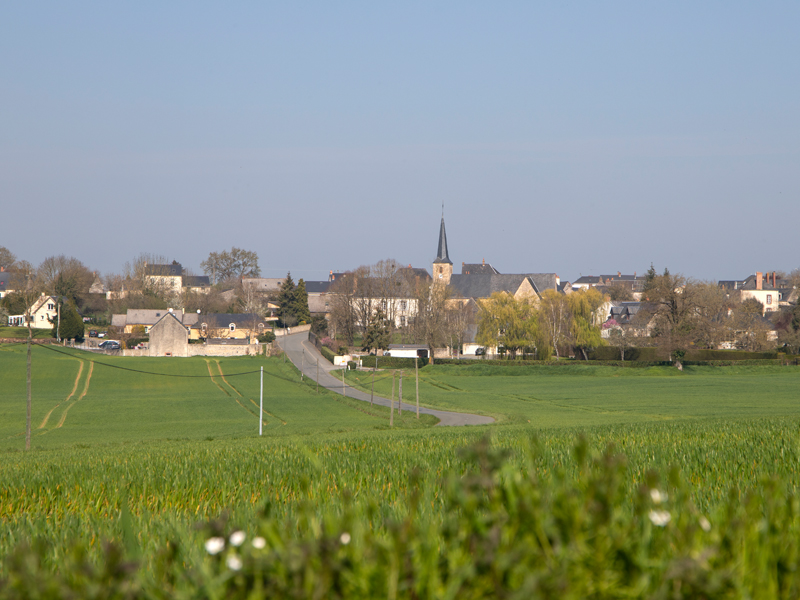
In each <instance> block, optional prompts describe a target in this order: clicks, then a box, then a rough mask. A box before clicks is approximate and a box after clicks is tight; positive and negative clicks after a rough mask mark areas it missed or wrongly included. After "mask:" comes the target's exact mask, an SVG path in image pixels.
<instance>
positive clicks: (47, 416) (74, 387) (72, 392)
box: [38, 361, 94, 429]
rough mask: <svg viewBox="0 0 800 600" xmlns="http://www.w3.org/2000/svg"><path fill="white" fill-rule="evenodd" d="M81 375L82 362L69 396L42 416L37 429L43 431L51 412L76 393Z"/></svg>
mask: <svg viewBox="0 0 800 600" xmlns="http://www.w3.org/2000/svg"><path fill="white" fill-rule="evenodd" d="M92 364H94V363H92ZM82 374H83V361H80V364H79V366H78V375H77V376H76V377H75V384H74V385H73V386H72V391H71V392H70V393H69V396H67V397H66V399H65V400H63V401H62V402H59V403H58V404H56V405H55V406H54V407H53V408H51V409H50V410H49V411H47V414H46V415H45V416H44V419H42V422H41V423H40V424H39V427H38V429H44V428H45V426H46V425H47V421H49V420H50V415H52V414H53V411H54V410H55V409H57V408H58V407H59V406H61V405H62V404H64V402H69V400H70V398H72V397H73V396H74V395H75V392H77V391H78V384H79V383H80V381H81V375H82Z"/></svg>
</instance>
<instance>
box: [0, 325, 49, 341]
mask: <svg viewBox="0 0 800 600" xmlns="http://www.w3.org/2000/svg"><path fill="white" fill-rule="evenodd" d="M31 333H32V334H33V337H34V338H35V339H50V338H52V337H53V335H52V334H53V330H52V328H49V327H48V328H47V329H32V330H31ZM0 338H7V339H28V328H27V327H0Z"/></svg>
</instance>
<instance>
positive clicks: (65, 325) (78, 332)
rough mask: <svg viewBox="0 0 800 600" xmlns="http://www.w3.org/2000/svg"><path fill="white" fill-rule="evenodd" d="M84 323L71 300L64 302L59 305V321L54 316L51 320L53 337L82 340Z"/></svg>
mask: <svg viewBox="0 0 800 600" xmlns="http://www.w3.org/2000/svg"><path fill="white" fill-rule="evenodd" d="M83 334H84V324H83V319H82V318H81V316H80V315H79V314H78V309H77V308H76V307H75V305H74V304H73V303H72V302H69V301H67V302H64V303H63V304H62V305H61V323H60V325H59V321H58V319H57V318H56V319H55V320H54V322H53V333H52V335H53V337H55V338H59V339H62V340H72V339H74V340H76V341H79V342H80V341H83Z"/></svg>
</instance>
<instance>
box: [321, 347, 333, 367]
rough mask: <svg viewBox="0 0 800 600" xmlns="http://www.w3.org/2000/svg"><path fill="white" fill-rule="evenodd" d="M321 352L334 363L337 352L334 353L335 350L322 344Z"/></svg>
mask: <svg viewBox="0 0 800 600" xmlns="http://www.w3.org/2000/svg"><path fill="white" fill-rule="evenodd" d="M319 353H320V354H322V356H324V357H325V358H327V359H328V362H330V363H333V357H334V356H336V354H334V353H333V350H331V349H330V348H328V347H327V346H320V347H319Z"/></svg>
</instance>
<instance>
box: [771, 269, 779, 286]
mask: <svg viewBox="0 0 800 600" xmlns="http://www.w3.org/2000/svg"><path fill="white" fill-rule="evenodd" d="M772 287H774V288H776V287H778V278H777V277H775V271H773V272H772Z"/></svg>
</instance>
